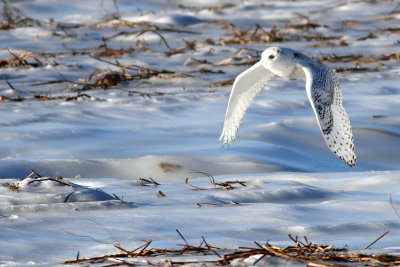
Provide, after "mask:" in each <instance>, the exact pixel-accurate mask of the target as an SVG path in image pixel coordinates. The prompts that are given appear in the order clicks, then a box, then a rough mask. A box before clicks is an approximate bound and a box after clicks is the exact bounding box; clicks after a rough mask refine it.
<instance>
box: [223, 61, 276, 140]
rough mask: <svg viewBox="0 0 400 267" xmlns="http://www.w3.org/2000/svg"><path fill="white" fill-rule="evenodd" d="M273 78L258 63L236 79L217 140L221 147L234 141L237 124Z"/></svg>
mask: <svg viewBox="0 0 400 267" xmlns="http://www.w3.org/2000/svg"><path fill="white" fill-rule="evenodd" d="M273 76H274V74H272V73H271V72H270V71H268V70H267V69H265V68H264V67H263V66H262V64H261V63H260V62H258V63H256V64H255V65H253V66H252V67H251V68H249V69H247V70H246V71H244V72H242V73H241V74H239V75H238V76H237V77H236V79H235V82H234V83H233V87H232V91H231V95H230V97H229V102H228V107H227V109H226V114H225V122H224V128H223V130H222V133H221V136H220V138H219V140H221V142H222V144H223V145H229V144H230V143H231V142H232V141H233V140H234V139H235V136H236V132H237V130H238V128H239V124H240V122H241V120H242V118H243V116H244V114H245V112H246V110H247V108H248V107H249V105H250V103H251V101H252V100H253V98H254V97H255V95H256V94H257V93H258V92H259V91H261V89H262V88H263V87H264V85H265V84H266V83H267V82H268V81H269V80H270V79H271V78H272V77H273Z"/></svg>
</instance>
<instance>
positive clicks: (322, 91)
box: [295, 54, 356, 167]
mask: <svg viewBox="0 0 400 267" xmlns="http://www.w3.org/2000/svg"><path fill="white" fill-rule="evenodd" d="M297 55H299V54H297ZM300 55H301V54H300ZM295 61H296V62H297V63H298V64H299V65H300V66H301V67H302V69H303V71H304V73H305V75H306V91H307V95H308V98H309V100H310V102H311V106H312V107H313V109H314V112H315V115H316V117H317V121H318V124H319V127H320V128H321V132H322V135H323V136H324V139H325V142H326V144H327V145H328V147H329V149H330V150H331V151H332V152H333V153H335V154H336V156H338V157H339V158H340V159H342V160H343V161H344V162H346V163H347V164H348V165H349V166H350V167H353V166H355V164H356V154H355V152H354V143H353V133H352V130H351V125H350V121H349V117H348V115H347V113H346V111H345V109H344V107H343V104H342V94H341V91H340V87H339V84H338V82H337V80H336V76H335V74H334V73H333V72H332V71H331V70H330V69H328V68H327V67H326V66H324V65H322V64H319V63H317V62H314V61H312V60H311V59H310V58H308V57H305V56H304V58H303V57H302V55H301V56H298V57H297V58H296V55H295Z"/></svg>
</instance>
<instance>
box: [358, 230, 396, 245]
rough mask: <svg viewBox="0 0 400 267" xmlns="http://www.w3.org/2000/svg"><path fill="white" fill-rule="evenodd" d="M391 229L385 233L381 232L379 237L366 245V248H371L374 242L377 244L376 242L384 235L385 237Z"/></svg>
mask: <svg viewBox="0 0 400 267" xmlns="http://www.w3.org/2000/svg"><path fill="white" fill-rule="evenodd" d="M389 232H390V231H386V232H384V233H383V234H381V235H380V236H379V237H378V238H377V239H375V240H374V241H372V242H371V243H370V244H369V245H368V246H366V247H365V248H364V249H368V248H370V247H371V246H372V245H373V244H375V243H376V242H378V241H379V240H380V239H381V238H382V237H384V236H385V235H387V234H388V233H389Z"/></svg>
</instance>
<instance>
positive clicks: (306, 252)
mask: <svg viewBox="0 0 400 267" xmlns="http://www.w3.org/2000/svg"><path fill="white" fill-rule="evenodd" d="M176 231H177V233H178V235H179V236H180V238H181V239H182V240H183V241H184V244H178V246H179V247H181V248H177V249H159V248H149V246H150V244H151V243H152V241H145V243H144V244H143V245H141V246H139V247H137V248H135V249H133V250H129V249H125V248H122V247H121V246H120V245H114V247H115V248H116V250H117V253H115V254H107V255H103V256H97V257H91V258H80V254H79V253H78V254H77V257H76V259H72V260H67V261H65V262H64V263H65V264H101V263H109V264H113V265H112V266H138V265H140V266H143V265H150V266H154V265H157V266H166V265H167V266H177V265H186V264H202V265H203V266H215V265H220V266H227V265H230V264H231V263H232V262H233V261H235V262H236V264H237V263H238V262H237V261H238V260H239V261H243V260H245V259H248V258H250V257H254V263H252V265H257V263H260V264H261V263H262V262H263V260H264V263H263V264H267V263H268V260H269V259H271V258H274V257H275V258H281V259H284V260H286V261H293V262H301V263H304V264H307V266H335V267H340V266H355V265H357V266H358V265H359V264H362V266H394V265H399V264H400V256H395V255H390V254H367V253H359V252H356V251H349V250H348V249H347V248H335V247H334V246H332V245H318V244H315V243H313V242H310V241H309V240H308V239H307V237H304V240H303V241H301V240H300V239H299V238H298V237H297V236H296V237H293V236H292V235H290V234H289V238H290V239H291V240H292V241H293V242H294V245H292V246H287V247H278V246H274V245H271V244H270V243H269V242H266V243H264V244H260V243H259V242H256V241H254V244H255V247H239V248H237V249H223V248H219V247H217V246H214V245H212V244H209V243H208V242H207V241H206V239H205V238H204V237H202V238H201V241H200V244H199V245H198V246H194V245H190V244H189V243H188V242H187V241H186V239H185V237H184V236H183V235H182V234H181V232H180V231H179V230H176ZM378 240H379V239H377V240H375V241H374V242H376V241H378ZM207 255H213V256H215V259H213V260H210V259H209V257H208V258H207V260H203V259H202V256H207ZM185 256H190V257H187V258H185ZM196 256H197V259H193V258H194V257H196ZM136 259H140V261H137V260H136Z"/></svg>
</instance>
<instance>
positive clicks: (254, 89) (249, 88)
mask: <svg viewBox="0 0 400 267" xmlns="http://www.w3.org/2000/svg"><path fill="white" fill-rule="evenodd" d="M275 75H276V76H280V77H283V78H288V79H291V78H300V77H305V78H306V91H307V96H308V99H309V100H310V102H311V106H312V108H313V110H314V112H315V116H316V118H317V121H318V125H319V127H320V129H321V133H322V135H323V137H324V139H325V142H326V144H327V145H328V147H329V149H330V150H331V151H332V152H333V153H335V154H336V156H338V157H339V158H340V159H342V160H343V161H344V162H346V163H347V164H348V165H349V166H350V167H353V166H354V165H355V164H356V155H355V152H354V144H353V134H352V131H351V126H350V122H349V118H348V116H347V113H346V111H345V110H344V108H343V105H342V94H341V91H340V88H339V84H338V82H337V80H336V77H335V74H334V73H333V72H332V71H331V70H330V69H329V68H328V67H326V66H324V65H322V64H320V63H317V62H315V61H314V60H312V59H311V58H309V57H308V56H306V55H304V54H302V53H300V52H297V51H295V50H292V49H290V48H283V47H270V48H268V49H266V50H265V51H264V52H263V53H262V55H261V60H260V61H259V62H257V63H256V64H255V65H253V66H252V67H251V68H249V69H248V70H246V71H244V72H243V73H241V74H239V76H237V77H236V79H235V82H234V83H233V87H232V91H231V95H230V97H229V102H228V107H227V109H226V114H225V122H224V128H223V130H222V134H221V137H220V140H221V141H222V143H223V145H229V144H230V143H231V142H232V141H233V140H234V139H235V136H236V132H237V130H238V128H239V124H240V121H241V120H242V118H243V115H244V113H245V112H246V109H247V108H248V106H249V105H250V103H251V101H252V100H253V98H254V96H255V95H256V94H257V93H258V92H259V91H261V89H262V88H263V87H264V85H265V84H266V83H267V82H268V81H269V80H270V79H271V78H272V77H274V76H275Z"/></svg>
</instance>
